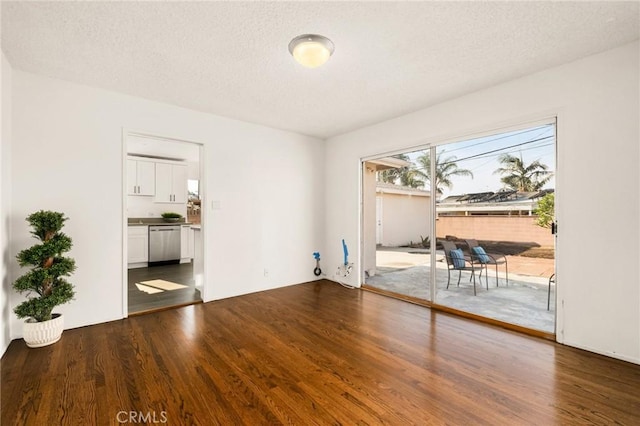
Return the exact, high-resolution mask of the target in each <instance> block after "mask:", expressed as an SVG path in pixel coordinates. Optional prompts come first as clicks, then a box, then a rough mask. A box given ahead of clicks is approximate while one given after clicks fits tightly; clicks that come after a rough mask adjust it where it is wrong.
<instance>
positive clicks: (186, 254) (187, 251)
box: [180, 225, 193, 263]
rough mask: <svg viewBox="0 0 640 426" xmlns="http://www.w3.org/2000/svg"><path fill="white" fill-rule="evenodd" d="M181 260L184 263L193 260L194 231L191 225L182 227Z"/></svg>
mask: <svg viewBox="0 0 640 426" xmlns="http://www.w3.org/2000/svg"><path fill="white" fill-rule="evenodd" d="M180 258H181V259H182V261H183V262H182V263H186V262H190V261H191V259H193V229H191V225H182V228H181V229H180Z"/></svg>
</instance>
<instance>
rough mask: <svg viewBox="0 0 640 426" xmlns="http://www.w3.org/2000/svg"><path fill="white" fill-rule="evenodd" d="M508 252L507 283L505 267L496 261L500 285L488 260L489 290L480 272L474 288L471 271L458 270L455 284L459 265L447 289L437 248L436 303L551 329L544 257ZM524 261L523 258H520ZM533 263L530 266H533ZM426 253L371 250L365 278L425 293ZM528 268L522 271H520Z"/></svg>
mask: <svg viewBox="0 0 640 426" xmlns="http://www.w3.org/2000/svg"><path fill="white" fill-rule="evenodd" d="M517 258H519V256H510V257H509V258H508V259H509V260H508V261H509V284H508V285H506V280H505V274H504V267H499V274H498V279H499V286H498V287H496V277H495V273H496V270H495V266H493V265H489V290H487V287H486V281H485V274H484V273H483V276H482V284H480V281H479V278H478V276H476V292H477V295H476V296H474V295H473V282H472V281H470V278H471V274H470V272H462V276H461V279H460V286H459V287H458V286H457V285H456V284H457V281H458V271H451V284H450V285H449V289H447V288H446V287H447V264H446V262H445V259H444V254H443V252H441V251H437V252H436V259H437V262H436V283H437V291H436V300H435V301H436V303H438V304H440V305H444V306H448V307H451V308H455V309H459V310H462V311H466V312H470V313H473V314H477V315H482V316H484V317H487V318H492V319H496V320H500V321H505V322H509V323H512V324H517V325H520V326H523V327H527V328H531V329H535V330H541V331H544V332H548V333H554V332H555V325H554V324H555V285H554V284H552V285H551V305H550V309H549V310H547V291H548V280H549V276H550V275H551V274H552V273H553V271H552V267H551V268H550V267H549V264H550V262H549V261H550V260H549V259H540V260H541V261H542V262H536V260H537V259H517ZM523 262H524V263H523ZM532 265H533V266H532ZM430 269H431V268H430V255H429V252H428V250H425V249H412V248H405V247H401V248H396V247H394V248H387V247H384V248H380V249H379V250H377V251H376V275H375V276H373V277H368V278H366V280H365V283H366V284H367V285H370V286H372V287H375V288H379V289H381V290H387V291H392V292H395V293H399V294H403V295H406V296H411V297H416V298H419V299H423V300H429V299H430V287H429V284H430V280H431V274H430ZM523 271H524V272H527V273H528V274H537V276H534V275H525V274H523V273H522V272H523Z"/></svg>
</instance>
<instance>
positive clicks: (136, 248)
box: [127, 226, 149, 267]
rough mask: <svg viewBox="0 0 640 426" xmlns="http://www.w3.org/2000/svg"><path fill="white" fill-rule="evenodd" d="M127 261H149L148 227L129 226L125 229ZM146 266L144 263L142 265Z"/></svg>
mask: <svg viewBox="0 0 640 426" xmlns="http://www.w3.org/2000/svg"><path fill="white" fill-rule="evenodd" d="M127 234H128V235H127V263H128V264H129V266H130V267H131V264H135V263H145V262H148V261H149V227H148V226H129V227H128V229H127ZM144 266H146V265H144Z"/></svg>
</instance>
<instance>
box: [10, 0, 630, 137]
mask: <svg viewBox="0 0 640 426" xmlns="http://www.w3.org/2000/svg"><path fill="white" fill-rule="evenodd" d="M303 33H318V34H322V35H325V36H327V37H329V38H330V39H332V40H333V42H334V43H335V45H336V50H335V53H334V55H333V57H332V58H331V59H330V60H329V62H328V63H327V64H326V65H325V66H323V67H321V68H317V69H307V68H304V67H302V66H300V65H299V64H297V63H295V62H294V61H293V59H292V58H291V56H290V55H289V52H288V51H287V45H288V43H289V41H290V40H291V39H292V38H293V37H295V36H297V35H299V34H303ZM638 37H639V3H638V2H635V1H634V2H607V1H605V2H375V3H374V2H172V3H163V2H113V3H96V2H5V1H3V2H2V50H3V51H4V52H5V54H6V56H7V58H8V60H9V62H10V63H11V64H12V66H13V67H15V68H16V69H20V70H24V71H29V72H33V73H37V74H42V75H46V76H50V77H55V78H60V79H64V80H69V81H73V82H78V83H83V84H88V85H91V86H97V87H102V88H105V89H110V90H114V91H118V92H123V93H127V94H131V95H135V96H140V97H143V98H147V99H152V100H157V101H161V102H166V103H170V104H175V105H180V106H183V107H186V108H191V109H195V110H199V111H205V112H210V113H213V114H217V115H222V116H226V117H231V118H236V119H240V120H244V121H249V122H254V123H260V124H264V125H267V126H271V127H276V128H280V129H287V130H291V131H294V132H298V133H302V134H307V135H313V136H317V137H320V138H327V137H330V136H333V135H337V134H340V133H344V132H346V131H350V130H354V129H357V128H359V127H362V126H366V125H369V124H373V123H376V122H379V121H382V120H385V119H389V118H393V117H397V116H399V115H403V114H406V113H409V112H412V111H415V110H418V109H420V108H424V107H427V106H430V105H434V104H436V103H439V102H442V101H444V100H447V99H451V98H454V97H456V96H460V95H463V94H465V93H469V92H472V91H475V90H479V89H482V88H485V87H489V86H492V85H494V84H497V83H500V82H503V81H507V80H510V79H513V78H517V77H519V76H522V75H526V74H529V73H532V72H535V71H539V70H542V69H545V68H548V67H551V66H555V65H559V64H562V63H565V62H569V61H571V60H574V59H578V58H580V57H584V56H587V55H590V54H593V53H596V52H599V51H603V50H606V49H609V48H612V47H616V46H619V45H622V44H625V43H628V42H631V41H633V40H635V39H637V38H638Z"/></svg>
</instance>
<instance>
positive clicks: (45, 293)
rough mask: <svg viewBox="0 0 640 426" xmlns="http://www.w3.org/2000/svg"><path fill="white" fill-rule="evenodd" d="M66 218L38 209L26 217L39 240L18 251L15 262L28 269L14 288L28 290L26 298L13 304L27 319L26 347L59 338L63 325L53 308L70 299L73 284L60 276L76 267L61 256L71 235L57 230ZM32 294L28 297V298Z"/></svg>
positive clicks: (68, 244) (16, 310) (20, 315)
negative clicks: (17, 303)
mask: <svg viewBox="0 0 640 426" xmlns="http://www.w3.org/2000/svg"><path fill="white" fill-rule="evenodd" d="M66 220H68V218H66V217H64V214H63V213H58V212H53V211H45V210H40V211H38V212H36V213H33V214H31V215H29V216H28V217H27V222H29V224H30V225H31V227H32V228H33V231H31V234H32V235H33V236H34V237H35V238H36V239H38V240H40V242H41V243H39V244H36V245H34V246H32V247H30V248H28V249H25V250H22V251H21V252H20V253H18V256H16V257H17V259H18V263H19V264H20V266H22V267H31V270H30V271H29V272H27V273H26V274H24V275H22V276H21V277H19V278H18V279H17V280H16V281H15V282H14V283H13V288H14V289H15V290H16V291H18V292H19V293H21V294H22V293H27V297H28V299H27V300H25V301H24V302H22V303H21V304H19V305H18V306H16V308H15V309H14V312H15V313H16V315H17V316H18V318H28V319H27V320H26V321H25V323H24V328H23V335H24V341H25V342H26V343H27V346H29V347H32V348H37V347H41V346H46V345H50V344H52V343H55V342H57V341H58V340H60V337H61V336H62V330H63V327H64V323H63V317H62V314H59V313H55V314H52V311H53V308H55V307H56V306H58V305H62V304H63V303H67V302H69V301H70V300H71V299H73V296H74V291H73V285H72V284H70V283H69V282H67V281H66V280H65V279H64V278H63V277H66V276H69V275H71V273H72V272H73V271H74V270H75V268H76V266H75V261H74V260H73V259H71V258H69V257H64V256H63V253H65V252H68V251H69V250H70V249H71V246H72V241H71V238H70V237H69V236H67V235H65V234H64V233H62V232H60V230H61V229H62V227H63V226H64V222H65V221H66ZM30 296H31V297H30Z"/></svg>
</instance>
